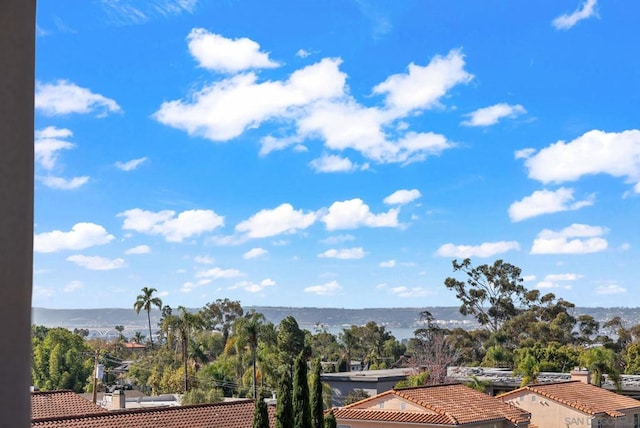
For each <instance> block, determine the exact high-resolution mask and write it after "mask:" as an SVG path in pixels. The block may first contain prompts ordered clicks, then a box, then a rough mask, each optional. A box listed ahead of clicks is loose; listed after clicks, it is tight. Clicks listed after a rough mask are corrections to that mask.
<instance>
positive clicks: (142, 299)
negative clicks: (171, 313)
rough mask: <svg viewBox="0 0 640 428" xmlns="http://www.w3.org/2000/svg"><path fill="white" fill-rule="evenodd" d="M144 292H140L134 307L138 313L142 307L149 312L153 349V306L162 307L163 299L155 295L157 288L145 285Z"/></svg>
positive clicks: (148, 321) (148, 319)
mask: <svg viewBox="0 0 640 428" xmlns="http://www.w3.org/2000/svg"><path fill="white" fill-rule="evenodd" d="M141 291H142V294H138V297H136V301H135V303H134V304H133V309H135V310H136V313H138V314H139V313H140V311H141V310H142V309H144V310H145V312H146V313H147V323H148V325H149V341H150V342H151V349H153V333H152V332H151V307H152V306H156V307H157V308H158V309H160V308H162V300H160V298H159V297H153V293H155V292H156V291H158V290H156V289H155V288H149V287H143V288H142V290H141Z"/></svg>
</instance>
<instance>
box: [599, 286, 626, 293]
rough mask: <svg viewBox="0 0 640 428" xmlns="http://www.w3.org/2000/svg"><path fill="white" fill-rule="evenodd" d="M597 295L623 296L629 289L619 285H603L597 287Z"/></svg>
mask: <svg viewBox="0 0 640 428" xmlns="http://www.w3.org/2000/svg"><path fill="white" fill-rule="evenodd" d="M595 291H596V294H623V293H626V292H627V289H626V288H624V287H622V286H620V285H618V284H609V285H601V286H598V287H596V290H595Z"/></svg>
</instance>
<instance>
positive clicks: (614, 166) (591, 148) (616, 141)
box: [525, 129, 640, 190]
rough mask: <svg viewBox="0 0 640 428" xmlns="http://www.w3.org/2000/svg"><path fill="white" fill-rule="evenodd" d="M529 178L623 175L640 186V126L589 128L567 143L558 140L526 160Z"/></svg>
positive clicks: (564, 179)
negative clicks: (619, 129)
mask: <svg viewBox="0 0 640 428" xmlns="http://www.w3.org/2000/svg"><path fill="white" fill-rule="evenodd" d="M525 166H526V167H527V168H528V170H529V178H532V179H534V180H538V181H540V182H542V183H563V182H567V181H576V180H579V179H580V178H581V177H582V176H585V175H595V174H608V175H611V176H613V177H623V178H624V179H625V180H626V181H627V182H629V183H633V184H634V185H635V186H636V189H635V190H640V186H638V184H639V183H640V130H637V129H633V130H629V131H623V132H603V131H598V130H593V131H589V132H587V133H585V134H583V135H582V136H580V137H578V138H576V139H575V140H573V141H571V142H569V143H566V142H564V141H558V142H557V143H554V144H552V145H550V146H548V147H546V148H544V149H542V150H540V151H539V152H537V153H536V154H535V155H532V156H531V157H529V158H528V159H527V160H526V161H525Z"/></svg>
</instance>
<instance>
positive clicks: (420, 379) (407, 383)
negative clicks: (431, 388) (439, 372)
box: [394, 370, 429, 388]
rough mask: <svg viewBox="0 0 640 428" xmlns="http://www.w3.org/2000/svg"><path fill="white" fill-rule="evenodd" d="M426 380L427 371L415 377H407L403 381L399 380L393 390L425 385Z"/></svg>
mask: <svg viewBox="0 0 640 428" xmlns="http://www.w3.org/2000/svg"><path fill="white" fill-rule="evenodd" d="M427 379H429V371H427V370H424V371H423V372H421V373H418V374H417V375H411V376H407V378H406V379H405V380H401V381H399V382H398V383H396V385H395V386H394V388H409V387H414V386H422V385H426V384H427Z"/></svg>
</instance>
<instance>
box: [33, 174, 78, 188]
mask: <svg viewBox="0 0 640 428" xmlns="http://www.w3.org/2000/svg"><path fill="white" fill-rule="evenodd" d="M38 180H40V181H42V183H43V184H44V185H45V186H47V187H50V188H52V189H59V190H73V189H77V188H78V187H80V186H83V185H84V184H86V183H87V182H89V177H87V176H84V177H73V178H64V177H54V176H52V175H48V176H45V177H38Z"/></svg>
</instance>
